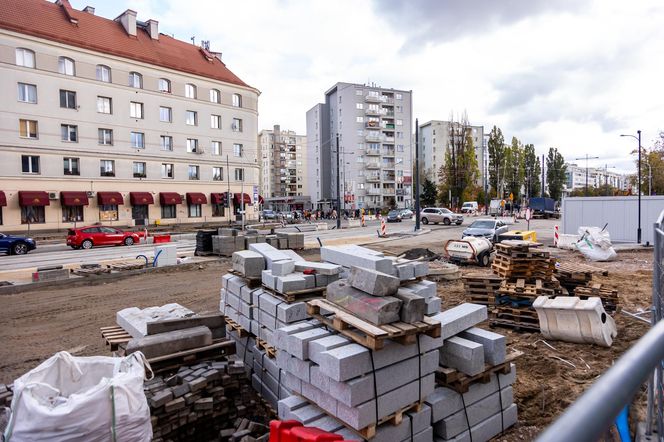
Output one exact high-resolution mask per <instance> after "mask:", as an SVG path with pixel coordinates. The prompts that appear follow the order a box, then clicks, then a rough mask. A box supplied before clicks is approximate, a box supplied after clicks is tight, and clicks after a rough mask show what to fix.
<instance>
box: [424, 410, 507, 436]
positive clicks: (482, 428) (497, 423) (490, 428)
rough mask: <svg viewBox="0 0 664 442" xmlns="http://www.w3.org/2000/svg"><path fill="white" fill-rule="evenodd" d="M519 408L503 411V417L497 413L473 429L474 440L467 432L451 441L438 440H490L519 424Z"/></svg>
mask: <svg viewBox="0 0 664 442" xmlns="http://www.w3.org/2000/svg"><path fill="white" fill-rule="evenodd" d="M517 417H518V416H517V406H516V404H512V405H511V406H510V407H509V408H508V409H507V410H505V411H503V413H502V417H501V414H500V413H496V414H494V415H493V416H491V417H490V418H489V419H486V420H484V421H482V422H480V423H479V424H477V425H475V426H473V427H472V428H471V432H472V436H473V437H472V439H471V438H470V433H469V432H468V431H467V430H466V431H464V432H463V433H461V434H458V435H457V436H455V437H453V438H451V439H441V438H436V439H435V440H436V442H438V441H445V442H447V441H453V442H472V441H480V440H490V439H493V438H494V437H495V436H497V435H499V434H500V433H502V432H503V431H505V430H507V429H508V428H509V427H511V426H512V425H514V424H516V422H517Z"/></svg>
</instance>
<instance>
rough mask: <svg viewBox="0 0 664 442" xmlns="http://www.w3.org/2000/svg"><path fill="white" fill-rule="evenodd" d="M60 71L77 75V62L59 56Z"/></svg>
mask: <svg viewBox="0 0 664 442" xmlns="http://www.w3.org/2000/svg"><path fill="white" fill-rule="evenodd" d="M58 72H60V73H61V74H65V75H76V64H75V63H74V60H72V59H71V58H68V57H60V58H58Z"/></svg>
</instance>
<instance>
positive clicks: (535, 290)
mask: <svg viewBox="0 0 664 442" xmlns="http://www.w3.org/2000/svg"><path fill="white" fill-rule="evenodd" d="M554 293H555V290H554V288H549V287H544V285H543V283H542V280H541V279H536V280H535V282H534V283H526V280H525V279H522V278H519V279H517V281H516V282H508V281H503V283H502V284H501V285H500V288H499V289H498V290H497V294H498V295H506V296H514V297H526V298H536V297H538V296H552V295H553V294H554Z"/></svg>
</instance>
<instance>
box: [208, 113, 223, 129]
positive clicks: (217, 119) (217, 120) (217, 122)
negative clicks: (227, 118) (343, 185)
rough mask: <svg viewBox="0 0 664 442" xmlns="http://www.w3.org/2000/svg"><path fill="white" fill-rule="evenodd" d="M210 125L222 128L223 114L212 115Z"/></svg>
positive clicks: (213, 127)
mask: <svg viewBox="0 0 664 442" xmlns="http://www.w3.org/2000/svg"><path fill="white" fill-rule="evenodd" d="M210 127H211V128H212V129H221V115H210Z"/></svg>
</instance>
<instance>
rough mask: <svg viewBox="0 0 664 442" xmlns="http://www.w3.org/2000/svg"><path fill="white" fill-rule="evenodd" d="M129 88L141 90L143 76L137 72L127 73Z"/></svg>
mask: <svg viewBox="0 0 664 442" xmlns="http://www.w3.org/2000/svg"><path fill="white" fill-rule="evenodd" d="M129 87H135V88H137V89H143V76H142V75H141V74H139V73H138V72H130V73H129Z"/></svg>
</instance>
